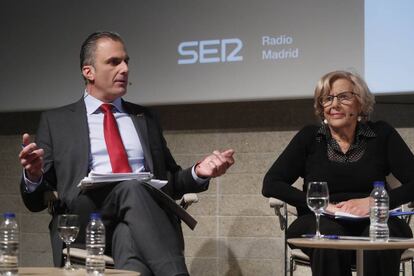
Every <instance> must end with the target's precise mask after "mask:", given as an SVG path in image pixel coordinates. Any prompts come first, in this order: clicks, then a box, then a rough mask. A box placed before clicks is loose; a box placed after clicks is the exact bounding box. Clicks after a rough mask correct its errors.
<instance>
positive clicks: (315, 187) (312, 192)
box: [306, 181, 329, 239]
mask: <svg viewBox="0 0 414 276" xmlns="http://www.w3.org/2000/svg"><path fill="white" fill-rule="evenodd" d="M306 203H307V204H308V207H309V209H311V210H312V211H313V212H314V213H315V217H316V233H315V239H321V233H320V231H319V221H320V217H321V214H322V213H323V211H325V209H326V208H327V207H328V203H329V190H328V183H326V182H320V181H319V182H318V181H313V182H309V183H308V190H307V192H306Z"/></svg>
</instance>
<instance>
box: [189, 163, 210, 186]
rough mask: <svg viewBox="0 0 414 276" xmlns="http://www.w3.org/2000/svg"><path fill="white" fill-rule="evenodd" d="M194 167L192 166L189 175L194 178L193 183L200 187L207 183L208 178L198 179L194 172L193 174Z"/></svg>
mask: <svg viewBox="0 0 414 276" xmlns="http://www.w3.org/2000/svg"><path fill="white" fill-rule="evenodd" d="M195 166H196V165H194V166H193V167H192V168H191V174H192V176H193V178H194V181H195V182H197V184H200V185H202V184H204V183H206V182H207V181H209V180H210V177H207V178H202V177H199V176H198V175H197V174H196V172H195Z"/></svg>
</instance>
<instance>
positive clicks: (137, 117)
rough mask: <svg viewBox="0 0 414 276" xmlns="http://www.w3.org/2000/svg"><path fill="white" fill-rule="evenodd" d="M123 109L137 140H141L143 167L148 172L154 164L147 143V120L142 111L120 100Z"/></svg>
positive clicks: (152, 170)
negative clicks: (131, 123) (131, 124)
mask: <svg viewBox="0 0 414 276" xmlns="http://www.w3.org/2000/svg"><path fill="white" fill-rule="evenodd" d="M122 103H123V107H124V108H125V111H126V112H127V113H128V114H129V115H130V117H131V119H132V122H133V123H134V126H135V129H136V131H137V133H138V137H139V140H140V142H141V146H142V150H143V152H144V158H145V169H146V170H147V171H150V172H154V164H153V161H152V155H151V149H150V145H149V136H148V128H147V121H146V119H145V115H144V113H143V112H140V111H139V110H133V108H132V107H131V106H130V105H128V103H127V102H125V101H122Z"/></svg>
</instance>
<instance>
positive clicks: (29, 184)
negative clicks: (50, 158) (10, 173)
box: [23, 169, 43, 193]
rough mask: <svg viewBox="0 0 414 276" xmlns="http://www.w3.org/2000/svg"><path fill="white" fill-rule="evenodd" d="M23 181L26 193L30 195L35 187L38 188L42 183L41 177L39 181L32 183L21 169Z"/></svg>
mask: <svg viewBox="0 0 414 276" xmlns="http://www.w3.org/2000/svg"><path fill="white" fill-rule="evenodd" d="M23 179H24V183H25V184H26V192H28V193H32V192H34V191H35V190H36V189H37V187H39V185H40V183H42V180H43V175H42V176H41V177H40V180H39V181H38V182H33V181H30V180H29V179H28V178H27V177H26V170H25V169H23Z"/></svg>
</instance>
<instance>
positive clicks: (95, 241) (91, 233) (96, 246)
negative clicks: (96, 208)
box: [86, 213, 105, 276]
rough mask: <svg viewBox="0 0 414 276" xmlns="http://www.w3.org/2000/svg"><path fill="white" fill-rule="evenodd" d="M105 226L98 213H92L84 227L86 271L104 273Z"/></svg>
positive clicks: (96, 275) (95, 275) (92, 273)
mask: <svg viewBox="0 0 414 276" xmlns="http://www.w3.org/2000/svg"><path fill="white" fill-rule="evenodd" d="M104 252H105V226H104V224H103V222H102V220H101V215H100V214H99V213H92V214H91V216H90V221H89V224H88V226H87V227H86V254H87V255H86V273H87V275H94V276H98V275H104V272H105V260H104Z"/></svg>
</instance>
